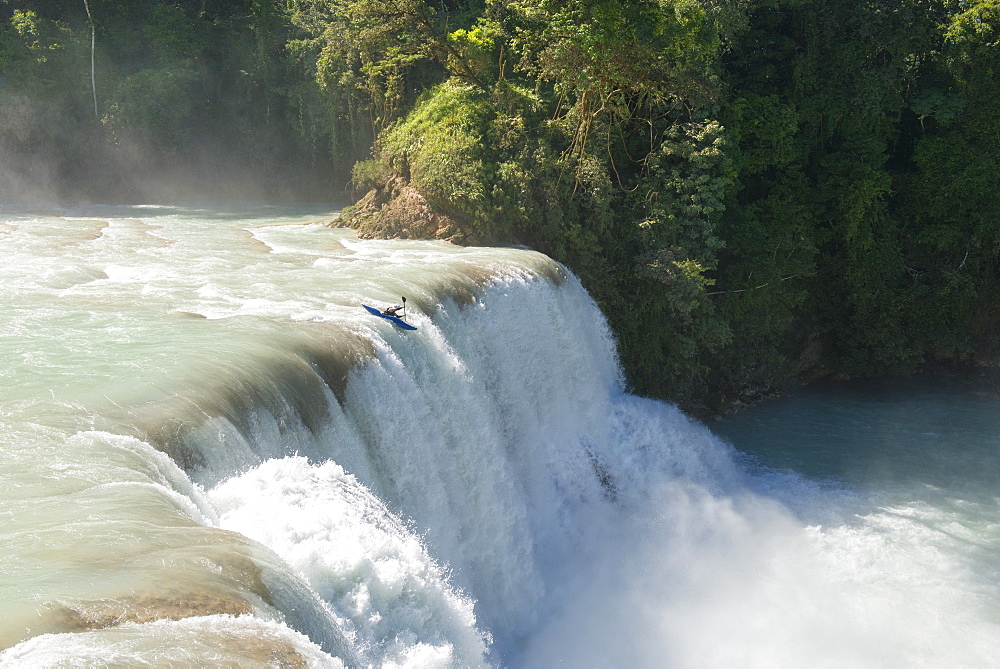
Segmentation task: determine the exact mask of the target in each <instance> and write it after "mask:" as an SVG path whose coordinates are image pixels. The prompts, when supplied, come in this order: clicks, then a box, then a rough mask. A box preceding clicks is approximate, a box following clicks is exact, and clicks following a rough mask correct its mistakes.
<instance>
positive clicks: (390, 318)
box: [361, 304, 417, 330]
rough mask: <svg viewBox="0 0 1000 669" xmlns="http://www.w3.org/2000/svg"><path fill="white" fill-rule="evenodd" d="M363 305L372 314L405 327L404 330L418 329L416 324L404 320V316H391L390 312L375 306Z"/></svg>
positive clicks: (397, 325)
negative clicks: (384, 311) (385, 312)
mask: <svg viewBox="0 0 1000 669" xmlns="http://www.w3.org/2000/svg"><path fill="white" fill-rule="evenodd" d="M361 306H363V307H364V308H365V309H367V310H368V312H369V313H370V314H373V315H375V316H381V317H382V318H384V319H385V320H387V321H392V324H393V325H395V326H396V327H400V328H403V329H404V330H416V329H417V328H416V327H414V326H412V325H410V324H409V323H407V322H406V321H404V320H403V319H402V318H399V317H397V316H390V315H389V314H383V313H382V312H381V311H379V310H378V309H376V308H375V307H369V306H368V305H367V304H362V305H361Z"/></svg>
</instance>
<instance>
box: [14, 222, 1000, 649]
mask: <svg viewBox="0 0 1000 669" xmlns="http://www.w3.org/2000/svg"><path fill="white" fill-rule="evenodd" d="M0 213H2V215H0V300H2V304H3V309H2V311H0V360H2V363H3V364H2V365H0V375H2V376H0V378H2V381H3V383H0V666H3V667H65V666H73V667H79V666H84V667H105V666H154V667H159V666H165V667H172V666H296V667H297V666H309V667H342V666H350V667H354V666H358V667H473V666H500V667H545V668H547V667H552V666H572V667H650V668H654V667H655V668H659V667H734V666H739V667H789V668H798V667H805V666H808V667H816V666H829V667H914V666H925V667H941V666H949V667H950V666H966V667H989V666H1000V573H998V566H997V565H998V561H997V559H996V558H997V550H998V548H1000V493H998V486H997V478H996V474H997V464H996V451H997V436H998V435H1000V429H998V428H1000V426H998V423H997V417H998V411H997V409H998V400H997V398H996V396H995V395H991V394H990V393H989V392H986V393H985V394H983V393H980V394H975V393H970V392H968V388H965V387H962V386H945V385H932V386H916V385H914V384H907V385H904V386H903V387H886V388H875V387H874V386H864V387H855V388H834V389H819V388H814V389H809V390H808V391H804V392H802V393H799V394H797V395H796V396H795V397H792V398H788V399H783V400H777V401H774V402H770V403H766V404H762V405H760V406H758V407H755V408H753V409H750V410H747V411H745V412H743V413H741V414H738V415H737V416H735V417H731V418H728V419H726V420H725V421H722V422H720V423H713V424H712V425H711V426H710V428H711V429H709V427H706V426H705V425H702V424H700V423H698V422H697V421H694V420H692V419H690V418H689V417H687V416H685V415H684V414H683V413H682V412H680V411H679V410H678V409H677V408H676V407H673V406H670V405H668V404H664V403H661V402H655V401H651V400H647V399H642V398H638V397H634V396H632V395H629V394H628V393H627V392H626V391H625V387H624V381H623V379H622V375H621V370H620V368H619V366H618V364H617V360H616V358H615V347H614V341H613V339H612V336H611V333H610V331H609V329H608V327H607V324H606V323H605V321H604V318H603V316H602V314H601V313H600V311H599V309H598V308H597V306H596V305H595V304H594V302H593V300H591V299H590V297H589V296H588V295H587V293H586V291H584V289H583V288H582V286H581V285H580V283H579V281H577V280H576V278H575V277H573V276H572V274H570V273H569V272H567V271H566V270H565V269H564V268H562V267H560V266H559V265H558V264H557V263H555V262H553V261H552V260H551V259H549V258H546V257H545V256H543V255H541V254H538V253H534V252H532V251H529V250H525V249H508V248H459V247H455V246H452V245H450V244H446V243H442V242H413V241H407V242H401V241H396V242H390V241H365V240H360V239H358V238H357V237H356V236H355V235H354V234H353V233H352V232H351V231H349V230H344V229H338V228H335V227H329V226H328V225H326V223H327V222H329V221H330V220H332V219H333V218H334V217H335V216H336V211H335V210H331V211H326V210H323V209H317V208H314V207H273V206H265V205H260V206H240V207H236V208H233V207H223V206H218V205H216V206H211V207H207V206H206V207H177V206H170V207H152V206H147V207H78V208H67V209H59V210H47V211H26V210H18V209H11V208H8V209H4V210H2V211H0ZM403 295H405V296H407V298H408V299H407V307H408V312H409V315H408V320H409V322H410V323H412V324H414V325H416V326H417V327H418V330H417V331H414V332H404V331H402V330H399V329H397V328H394V327H393V326H392V325H391V324H390V323H388V322H387V321H385V320H383V319H379V318H377V317H373V316H371V315H369V314H368V313H367V312H365V311H364V310H363V309H362V308H361V305H362V304H373V305H376V306H382V305H385V304H390V303H395V302H398V301H400V299H401V297H402V296H403Z"/></svg>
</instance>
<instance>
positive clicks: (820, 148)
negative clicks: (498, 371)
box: [0, 0, 1000, 410]
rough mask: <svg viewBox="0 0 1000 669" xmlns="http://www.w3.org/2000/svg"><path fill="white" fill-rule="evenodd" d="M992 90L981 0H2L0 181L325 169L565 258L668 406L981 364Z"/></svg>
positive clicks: (180, 177)
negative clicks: (816, 382)
mask: <svg viewBox="0 0 1000 669" xmlns="http://www.w3.org/2000/svg"><path fill="white" fill-rule="evenodd" d="M998 110H1000V0H865V1H862V2H858V0H639V1H617V0H559V1H556V0H533V1H526V0H521V1H518V0H480V1H475V0H438V1H425V0H356V1H351V0H287V1H285V2H276V1H273V0H176V1H174V2H154V1H150V0H117V1H112V0H74V1H69V0H65V1H63V0H35V1H32V0H23V1H20V0H19V1H14V0H0V119H2V122H3V126H4V127H3V133H2V135H0V160H2V163H0V165H2V168H3V169H2V170H0V188H2V189H3V191H2V192H0V197H2V199H13V198H17V197H21V196H24V197H27V196H30V195H32V194H34V195H37V196H44V195H46V194H49V195H54V196H61V197H67V196H68V197H82V196H84V195H89V196H90V197H95V198H104V199H107V198H109V197H114V198H130V197H132V198H142V197H146V196H147V194H148V193H150V192H156V191H155V190H150V189H151V188H155V187H157V186H159V185H162V184H164V183H174V182H176V183H177V184H183V183H187V184H188V185H190V184H205V183H210V184H213V185H215V186H217V187H218V188H220V189H223V190H224V189H225V188H230V189H231V192H233V193H239V194H241V195H244V196H253V197H256V198H258V199H260V198H274V197H282V196H298V197H304V196H307V195H314V196H315V195H316V194H317V193H325V194H326V196H327V197H328V198H329V197H339V195H340V193H339V189H340V188H341V187H343V186H346V185H348V184H349V185H350V186H351V187H352V188H353V192H354V193H356V194H357V195H358V196H361V195H364V197H363V198H362V199H361V201H360V202H359V203H358V204H357V206H356V207H353V208H352V209H350V210H349V211H348V213H347V220H349V221H350V222H351V223H352V224H353V225H356V226H357V227H359V229H360V230H361V231H362V233H363V234H383V235H400V236H412V235H418V234H437V235H440V236H446V237H449V238H454V239H457V240H468V241H476V242H480V243H509V242H516V243H523V244H528V245H531V246H532V247H534V248H537V249H539V250H540V251H543V252H545V253H548V254H549V255H551V256H553V257H554V258H556V259H557V260H560V261H562V262H564V263H566V264H567V265H568V266H569V267H570V268H571V269H572V270H573V271H574V272H575V273H577V274H578V275H579V276H580V277H581V278H582V280H583V281H584V283H585V285H586V286H587V288H588V289H589V290H590V292H591V294H592V295H594V296H595V298H596V299H597V300H598V302H599V303H600V305H601V307H602V308H603V309H604V311H605V313H606V314H607V315H608V318H609V320H610V322H611V324H612V327H613V329H614V331H615V334H616V336H617V338H618V341H619V348H620V353H621V356H622V360H623V363H624V365H625V367H626V370H627V372H628V374H629V378H630V381H631V383H632V385H633V389H634V390H635V391H637V392H639V393H642V394H649V395H654V396H658V397H665V398H670V399H674V400H677V401H680V402H682V403H683V404H684V405H686V406H688V407H693V408H697V407H699V406H708V407H709V408H710V409H712V410H718V409H724V408H726V407H727V406H729V405H731V404H732V403H733V402H738V401H740V400H741V399H746V398H749V397H753V396H755V395H757V394H760V393H765V392H768V391H770V390H772V389H774V388H776V387H779V386H780V385H781V384H782V383H784V382H785V381H787V380H789V379H792V378H795V377H796V376H800V375H808V376H820V375H824V374H839V375H851V376H855V375H870V374H882V373H896V372H911V371H915V370H918V369H920V368H921V367H924V366H926V365H928V364H934V363H944V364H949V365H952V366H954V365H956V364H959V365H967V366H974V365H976V364H977V363H981V362H982V361H984V360H994V361H995V360H996V357H997V352H998V348H1000V340H998V338H997V335H996V332H997V327H998V325H1000V285H998V283H1000V281H998V269H1000V178H998V174H1000V171H998V170H1000V122H998V121H1000V119H998ZM185 178H186V181H185ZM307 186H308V187H309V189H311V190H309V189H307V188H306V187H307ZM427 221H432V222H433V224H432V225H429V226H428V225H426V223H427ZM421 222H423V225H422V224H421Z"/></svg>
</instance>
